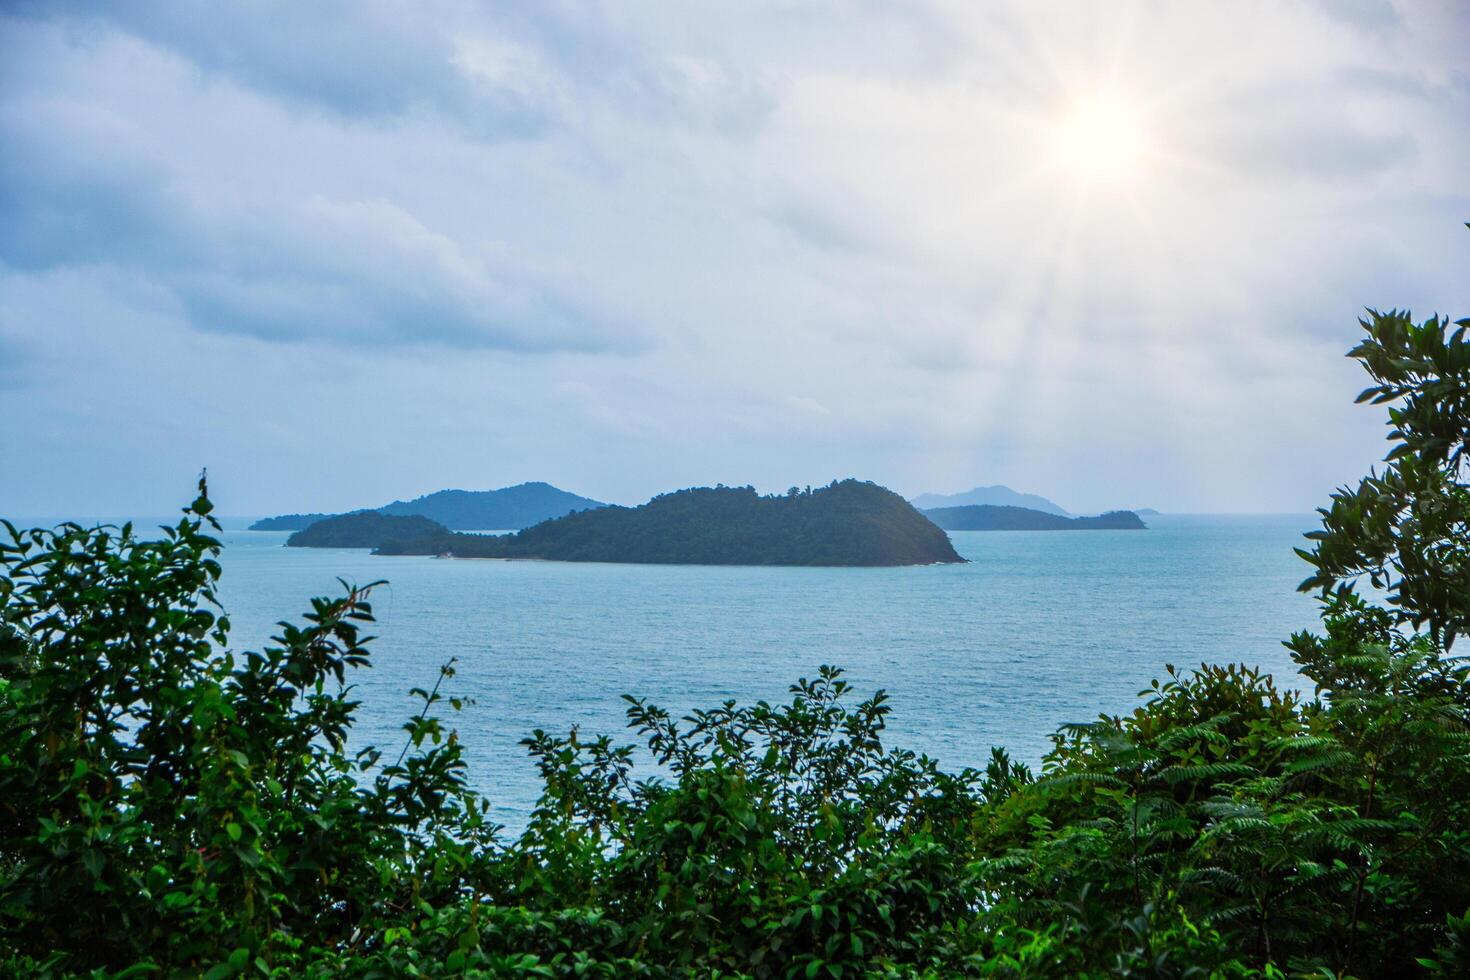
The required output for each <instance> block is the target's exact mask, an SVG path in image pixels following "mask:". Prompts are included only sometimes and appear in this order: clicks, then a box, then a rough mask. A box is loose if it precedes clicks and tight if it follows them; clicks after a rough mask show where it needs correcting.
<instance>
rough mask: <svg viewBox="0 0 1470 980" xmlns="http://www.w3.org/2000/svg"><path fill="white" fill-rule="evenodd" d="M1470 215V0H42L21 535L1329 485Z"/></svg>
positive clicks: (3, 182) (5, 347)
mask: <svg viewBox="0 0 1470 980" xmlns="http://www.w3.org/2000/svg"><path fill="white" fill-rule="evenodd" d="M1466 220H1470V5H1467V4H1463V3H1457V2H1452V0H1444V2H1435V0H1425V2H1420V3H1413V4H1409V3H1390V2H1386V0H1345V2H1301V3H1284V2H1259V3H1252V2H1230V3H1224V2H1222V3H1217V4H1208V3H1199V2H1188V3H1184V2H1180V3H1169V2H1136V3H1129V2H1106V3H1082V2H1070V3H1048V2H1038V0H1018V2H1014V3H986V4H976V3H973V2H969V0H955V2H924V0H919V2H910V3H904V4H892V3H887V2H876V0H874V2H863V0H855V2H850V3H837V2H822V0H801V2H797V0H780V2H749V3H738V4H688V3H680V2H669V3H655V2H647V3H569V2H556V0H552V2H547V3H535V4H527V3H522V2H508V3H503V4H496V3H468V2H452V0H449V2H439V0H434V2H425V3H414V4H403V3H396V2H379V3H374V2H345V0H342V2H333V0H323V2H316V3H309V4H301V3H294V2H285V0H282V2H270V0H257V2H249V3H245V2H240V3H224V4H198V3H193V2H188V0H176V2H167V0H159V2H137V3H124V4H100V3H80V2H79V3H34V2H28V0H10V2H7V3H5V4H4V5H3V6H0V413H3V420H4V421H3V424H0V515H3V516H19V515H58V516H67V517H77V518H85V517H89V516H96V515H115V514H160V513H168V512H170V511H171V510H172V509H173V508H175V507H176V506H178V505H181V504H183V503H184V502H186V501H187V500H188V499H189V498H190V496H191V494H192V490H193V484H194V481H195V479H196V477H197V474H198V473H199V471H200V470H201V468H204V467H207V468H208V471H209V474H210V483H211V489H212V495H213V496H214V498H215V500H216V502H217V505H218V507H219V510H220V512H222V513H225V514H232V515H257V514H270V513H279V512H287V511H302V510H312V511H317V510H323V511H334V510H343V509H349V508H353V507H361V506H373V505H377V504H381V503H383V502H386V501H388V500H391V499H394V498H405V497H412V496H416V495H418V494H421V493H425V492H429V491H433V490H437V489H441V488H446V487H461V488H468V489H482V488H494V487H500V486H505V485H509V484H513V483H519V482H523V481H528V480H545V481H548V482H551V483H554V484H556V485H558V486H561V487H564V488H566V489H569V490H572V491H574V492H577V493H582V494H585V495H588V496H592V497H596V498H598V499H602V500H608V501H613V502H618V503H637V502H640V501H642V500H645V499H647V498H648V497H649V496H651V495H652V494H655V493H659V492H662V491H666V490H671V489H675V488H678V487H684V486H694V485H707V484H715V483H725V484H731V485H744V484H754V485H755V486H756V487H758V488H760V489H761V490H763V491H780V490H784V489H785V488H786V487H788V486H792V485H808V484H810V485H819V484H824V483H827V482H828V481H830V480H832V479H834V478H841V477H848V476H855V477H858V478H861V479H871V480H874V481H876V482H878V483H881V484H884V485H886V486H890V487H892V488H893V489H895V490H897V491H899V492H901V493H904V494H905V495H909V496H912V495H916V494H918V493H922V492H928V491H932V492H953V491H957V490H963V489H967V488H969V487H973V486H976V485H982V484H993V483H1004V484H1007V485H1010V486H1012V487H1014V488H1016V489H1018V490H1022V491H1027V492H1034V493H1040V494H1043V495H1045V496H1048V497H1050V498H1052V499H1053V500H1055V501H1057V502H1058V503H1060V504H1061V505H1062V506H1064V507H1066V508H1068V509H1070V510H1072V511H1075V512H1089V511H1099V510H1103V509H1106V508H1111V507H1144V506H1148V507H1155V508H1158V509H1161V510H1166V511H1197V512H1198V511H1212V512H1249V511H1274V512H1285V511H1291V512H1305V511H1308V510H1310V509H1312V508H1313V507H1315V506H1318V505H1319V504H1321V503H1323V502H1324V501H1325V499H1326V497H1327V495H1328V494H1329V493H1330V492H1331V490H1332V489H1333V488H1334V487H1335V486H1338V485H1341V484H1343V483H1347V482H1351V481H1355V480H1356V479H1357V478H1358V477H1359V476H1361V475H1362V474H1363V473H1365V472H1366V471H1367V469H1368V467H1369V466H1370V465H1372V464H1373V463H1374V462H1375V461H1376V460H1378V459H1379V458H1381V456H1382V454H1383V452H1384V448H1385V447H1384V443H1383V437H1384V432H1385V430H1384V427H1383V425H1382V417H1381V414H1380V413H1381V411H1382V410H1381V409H1379V410H1373V409H1368V408H1364V407H1354V406H1353V405H1352V404H1351V403H1352V399H1353V397H1354V395H1355V394H1356V393H1357V392H1358V391H1359V390H1360V389H1361V388H1362V387H1364V385H1365V381H1364V379H1363V377H1362V376H1361V375H1360V370H1359V369H1358V368H1357V367H1356V366H1355V365H1354V364H1353V363H1352V362H1350V361H1348V360H1347V359H1345V358H1344V357H1343V356H1342V355H1343V354H1344V353H1345V352H1346V351H1347V349H1348V348H1350V347H1351V346H1352V345H1353V344H1354V343H1355V342H1356V340H1357V338H1358V336H1359V333H1360V328H1359V327H1358V325H1357V318H1358V317H1359V316H1360V315H1361V313H1362V311H1363V308H1364V307H1378V308H1384V309H1387V308H1394V307H1398V308H1404V307H1407V308H1410V309H1412V310H1413V311H1414V312H1415V313H1416V314H1417V315H1421V316H1428V315H1429V314H1431V313H1434V312H1441V313H1448V314H1452V315H1454V316H1457V317H1460V316H1467V315H1470V275H1467V272H1470V231H1467V230H1466V228H1465V227H1464V224H1463V223H1464V222H1465V221H1466Z"/></svg>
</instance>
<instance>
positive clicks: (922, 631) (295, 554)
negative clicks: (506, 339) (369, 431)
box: [221, 515, 1317, 832]
mask: <svg viewBox="0 0 1470 980" xmlns="http://www.w3.org/2000/svg"><path fill="white" fill-rule="evenodd" d="M1148 522H1149V530H1147V531H1005V532H983V531H970V532H953V533H952V534H951V537H952V538H953V539H954V543H955V547H956V549H957V550H958V551H959V553H960V554H961V555H962V556H964V557H965V558H966V559H968V562H967V563H965V564H960V565H934V566H925V567H911V568H761V567H727V566H669V565H614V564H582V563H563V562H547V561H493V560H456V559H440V558H423V557H375V556H373V555H371V554H369V553H368V552H366V551H353V550H335V549H333V550H316V549H300V548H287V547H285V541H286V537H287V535H286V534H285V533H283V532H267V531H249V530H244V529H243V522H239V523H235V524H233V525H232V524H230V523H227V524H226V527H227V530H226V531H225V533H224V535H223V540H224V543H225V548H224V554H223V559H222V562H223V567H224V574H223V578H222V580H221V592H222V597H223V602H224V605H225V607H226V611H227V612H228V614H229V616H230V619H231V621H232V624H233V631H232V634H231V635H232V643H231V645H232V647H234V648H235V649H237V650H246V649H254V648H259V647H260V646H261V645H264V644H268V643H270V642H271V637H272V636H273V635H275V634H276V633H277V632H278V631H279V627H278V626H277V625H276V624H278V623H279V622H280V621H282V620H287V621H298V622H299V621H300V620H301V616H302V614H303V613H304V612H305V611H307V610H308V609H309V608H310V606H309V599H310V598H311V597H312V596H319V595H334V594H339V593H340V592H341V591H342V585H341V584H340V582H339V580H343V581H346V582H350V583H358V584H365V583H368V582H374V581H378V580H385V581H386V584H384V585H382V586H379V587H378V588H377V589H376V590H375V592H374V594H373V596H372V601H373V605H374V612H375V614H376V617H377V622H376V624H375V625H374V628H373V629H372V630H371V632H372V633H373V634H374V635H375V636H376V639H374V640H373V641H372V643H371V646H370V648H371V651H372V666H371V668H370V669H366V670H362V671H358V672H357V674H356V676H352V677H350V678H349V680H350V682H351V683H353V684H354V685H356V690H355V693H354V696H355V697H356V698H358V699H360V701H361V707H360V709H359V713H358V723H357V726H356V728H355V733H356V734H355V736H354V738H355V740H356V744H357V746H358V747H361V746H364V745H367V744H375V745H377V746H378V747H380V748H382V749H384V754H385V755H387V756H388V757H389V758H392V757H394V756H396V755H397V753H398V749H399V748H400V747H401V746H402V744H403V740H404V738H405V734H404V732H403V730H402V727H401V726H402V725H403V723H404V722H405V721H406V720H407V719H408V718H409V717H410V716H411V715H412V714H413V713H415V712H416V710H417V707H418V702H416V701H415V700H413V699H412V698H411V697H410V696H409V693H408V692H409V690H410V688H414V687H422V688H428V687H431V686H432V685H433V684H434V681H435V679H436V677H437V674H438V668H439V665H440V664H442V663H445V662H447V661H449V660H450V659H451V658H453V659H454V660H455V661H456V663H455V669H456V671H457V674H456V676H455V677H454V678H453V679H452V680H451V681H450V682H448V684H447V685H446V686H445V688H444V693H446V694H448V695H451V696H454V697H459V698H463V699H466V703H465V704H464V707H463V708H462V710H460V711H459V712H458V713H454V712H450V711H449V710H448V706H447V704H446V705H445V706H444V707H445V709H446V710H445V714H446V723H447V725H448V726H449V727H452V728H453V729H454V730H456V731H457V732H458V735H459V738H460V741H461V743H462V744H463V746H464V749H465V755H466V758H467V761H468V764H469V773H470V779H471V782H472V784H473V785H474V786H475V788H476V789H477V790H479V791H480V792H481V793H482V794H484V796H485V797H486V798H487V799H488V800H489V801H490V803H491V807H492V811H491V812H492V815H493V816H494V818H495V819H496V820H497V821H498V822H500V823H502V824H504V825H505V826H506V827H507V828H508V830H509V831H511V832H513V831H514V830H516V829H518V828H519V827H521V826H523V825H524V823H525V821H526V819H527V817H528V815H529V813H530V811H531V809H532V808H533V807H534V805H535V803H536V800H537V798H538V796H539V792H540V783H539V779H538V775H537V772H536V769H535V767H534V765H533V764H532V762H531V760H530V759H529V758H528V756H527V754H526V751H525V748H524V746H522V745H521V740H522V739H523V738H525V737H526V736H527V735H528V734H530V733H531V732H532V731H533V730H535V729H542V730H545V731H548V732H553V733H563V734H564V733H566V732H568V731H569V730H570V729H572V728H573V727H575V728H578V729H579V730H580V732H581V733H582V734H583V735H595V734H602V733H606V734H610V735H613V736H615V737H616V738H618V739H619V740H621V741H628V742H632V741H633V740H634V738H633V733H632V732H631V731H628V730H627V727H626V726H627V718H626V715H625V710H626V708H627V704H626V702H624V701H623V700H622V697H621V696H622V695H624V694H633V695H637V696H639V697H642V698H646V699H647V700H649V701H651V702H653V703H654V704H657V705H660V706H662V707H664V708H667V709H668V710H669V711H671V712H673V713H674V714H675V715H676V716H679V715H681V714H683V713H685V712H688V711H690V710H691V709H695V708H704V707H714V706H716V705H719V704H720V703H722V702H724V701H726V700H729V699H734V700H736V701H740V702H746V703H748V702H754V701H759V700H766V701H770V702H779V701H781V700H784V699H788V698H789V697H790V694H789V688H790V685H791V684H792V683H793V682H795V681H796V680H797V679H798V678H801V677H811V676H813V675H814V674H815V673H816V672H817V670H818V668H819V667H821V666H822V665H824V664H830V665H834V666H837V667H841V668H842V669H843V670H844V671H845V673H846V678H847V680H849V681H850V682H851V683H852V685H853V687H854V702H856V700H857V699H858V698H861V697H865V696H867V695H868V694H871V693H872V692H874V691H876V690H879V689H882V690H884V691H886V692H887V693H888V695H889V697H890V699H891V700H890V704H891V705H892V708H893V712H892V714H891V715H890V717H889V724H888V729H887V733H886V741H887V743H888V744H890V745H892V746H896V747H902V748H908V749H912V750H914V751H915V752H920V753H926V754H928V755H930V756H932V757H934V758H936V759H937V760H938V761H939V762H940V764H941V765H943V766H944V767H946V768H949V769H959V768H962V767H965V766H983V765H984V763H985V762H986V760H987V759H988V758H989V756H990V750H991V747H992V746H997V745H999V746H1004V747H1005V748H1006V749H1008V750H1009V751H1010V753H1011V754H1012V756H1013V757H1014V758H1017V759H1019V760H1021V761H1024V762H1027V763H1029V764H1031V765H1033V766H1035V765H1038V764H1039V763H1040V761H1041V759H1042V757H1043V755H1044V754H1045V753H1046V752H1047V750H1048V749H1049V748H1050V746H1051V741H1050V736H1051V734H1052V733H1053V732H1055V731H1056V729H1057V727H1058V726H1059V725H1062V724H1064V723H1067V722H1078V721H1090V720H1093V719H1095V718H1096V717H1097V716H1098V715H1099V714H1102V713H1108V714H1115V713H1122V712H1127V711H1130V710H1132V709H1133V708H1134V707H1135V706H1136V705H1137V704H1138V703H1139V694H1140V691H1142V690H1143V689H1144V688H1146V687H1147V686H1148V684H1149V682H1150V680H1151V679H1153V678H1157V677H1161V676H1163V674H1164V669H1165V664H1175V665H1178V666H1180V667H1190V666H1193V665H1198V664H1200V663H1202V662H1211V663H1225V662H1239V663H1246V664H1250V665H1253V666H1259V667H1261V668H1264V669H1265V670H1267V671H1269V672H1271V673H1272V674H1274V675H1275V677H1276V678H1277V682H1278V684H1279V685H1280V686H1282V687H1288V688H1292V687H1296V688H1301V687H1304V686H1307V684H1306V682H1305V681H1303V679H1302V678H1301V677H1300V676H1299V675H1298V674H1297V673H1296V671H1295V669H1294V667H1293V664H1292V661H1291V659H1290V657H1289V655H1288V653H1287V651H1286V650H1285V649H1284V648H1283V646H1282V641H1283V640H1285V639H1286V638H1287V637H1288V636H1290V634H1291V633H1293V632H1294V631H1297V630H1302V629H1310V628H1314V627H1315V625H1316V622H1317V604H1316V601H1315V599H1313V598H1312V597H1310V596H1306V595H1302V594H1300V593H1298V592H1296V586H1297V584H1298V583H1299V582H1300V581H1301V580H1302V579H1303V578H1305V577H1306V575H1307V573H1308V571H1309V567H1308V566H1307V565H1306V563H1305V562H1303V561H1302V560H1301V559H1300V558H1299V557H1298V556H1297V555H1295V554H1294V552H1293V550H1292V549H1293V548H1294V547H1296V546H1298V545H1300V544H1301V543H1302V539H1301V535H1302V533H1303V532H1305V531H1308V530H1311V529H1312V528H1313V527H1314V526H1315V519H1314V518H1313V517H1312V516H1311V515H1250V516H1220V515H1165V516H1156V517H1150V518H1148ZM650 774H652V773H650Z"/></svg>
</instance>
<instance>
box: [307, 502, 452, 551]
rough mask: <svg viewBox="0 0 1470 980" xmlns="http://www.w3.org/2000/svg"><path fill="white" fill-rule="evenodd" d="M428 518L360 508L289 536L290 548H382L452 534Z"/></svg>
mask: <svg viewBox="0 0 1470 980" xmlns="http://www.w3.org/2000/svg"><path fill="white" fill-rule="evenodd" d="M450 533H452V532H450V530H449V529H448V528H446V527H445V526H444V525H443V524H440V523H438V522H436V521H431V520H429V519H428V518H427V517H419V516H417V515H413V516H395V515H391V514H380V513H378V512H377V511H375V510H359V511H356V512H355V513H352V514H339V515H338V516H336V517H326V518H323V519H321V520H319V521H317V522H315V523H314V524H312V525H311V526H310V527H307V528H304V529H302V530H300V531H297V532H296V533H295V534H293V535H291V536H290V537H289V538H287V539H286V547H288V548H382V547H384V546H385V545H390V544H393V543H396V542H404V541H426V540H430V539H434V538H438V537H441V536H443V535H447V534H450Z"/></svg>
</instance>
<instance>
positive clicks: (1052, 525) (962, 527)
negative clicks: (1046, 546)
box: [924, 504, 1148, 531]
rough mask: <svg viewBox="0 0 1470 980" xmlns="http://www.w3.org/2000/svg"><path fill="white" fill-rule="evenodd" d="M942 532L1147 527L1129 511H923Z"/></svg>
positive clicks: (989, 508)
mask: <svg viewBox="0 0 1470 980" xmlns="http://www.w3.org/2000/svg"><path fill="white" fill-rule="evenodd" d="M924 516H925V517H927V518H929V520H931V521H933V522H934V523H935V524H936V525H938V526H939V527H942V528H944V529H945V530H946V531H1144V530H1147V529H1148V525H1147V524H1145V523H1143V521H1142V520H1141V519H1139V516H1138V515H1137V514H1135V513H1133V511H1131V510H1114V511H1109V512H1108V513H1106V514H1101V515H1099V516H1097V517H1059V516H1057V515H1056V514H1048V513H1046V512H1045V511H1040V510H1031V509H1029V508H1026V507H993V506H988V505H983V504H981V505H972V506H969V507H936V508H934V509H932V510H926V511H924Z"/></svg>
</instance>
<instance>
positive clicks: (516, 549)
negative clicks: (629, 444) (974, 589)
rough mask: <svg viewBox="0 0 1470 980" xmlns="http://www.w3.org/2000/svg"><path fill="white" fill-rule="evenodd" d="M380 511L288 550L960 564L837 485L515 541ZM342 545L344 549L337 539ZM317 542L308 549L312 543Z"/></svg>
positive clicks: (559, 522)
mask: <svg viewBox="0 0 1470 980" xmlns="http://www.w3.org/2000/svg"><path fill="white" fill-rule="evenodd" d="M385 520H386V521H392V520H394V518H393V517H391V516H390V515H382V514H374V515H372V517H369V516H368V515H366V514H359V515H348V517H347V518H333V519H331V520H329V521H324V522H321V524H326V525H328V527H327V528H325V529H323V530H321V531H318V528H319V527H321V525H320V524H319V525H313V527H312V528H310V529H308V530H307V531H306V532H302V533H301V534H299V535H294V536H293V537H292V539H291V541H290V542H288V543H289V544H293V545H295V546H298V547H372V548H373V549H374V551H375V553H377V554H380V555H441V556H446V557H452V558H522V559H543V560H548V561H574V562H622V563H636V564H666V565H847V566H893V565H932V564H941V563H948V562H962V561H964V559H963V558H961V557H960V556H959V554H958V553H956V552H955V550H954V545H953V544H952V543H951V542H950V540H949V536H948V535H947V534H945V533H944V531H942V530H940V529H939V528H938V527H936V526H935V525H934V523H933V522H932V521H930V520H929V519H928V518H926V517H925V516H924V515H923V514H921V513H919V512H918V511H917V510H916V509H914V507H913V505H911V504H910V503H909V502H908V501H906V500H904V499H903V498H902V497H900V496H899V495H898V494H896V493H894V492H893V491H891V490H888V489H886V488H884V487H880V486H878V485H877V484H875V483H868V482H862V481H859V480H842V481H840V482H836V481H834V482H833V483H831V484H829V485H827V486H825V487H821V488H819V489H816V490H812V489H810V488H808V489H806V490H799V489H797V488H795V487H793V488H792V489H791V490H790V491H788V492H787V493H785V494H777V495H768V496H763V495H761V494H759V493H757V492H756V491H755V489H754V488H753V487H725V486H718V487H697V488H693V489H689V490H679V491H676V492H674V493H666V494H662V495H660V496H657V497H654V498H653V499H652V500H650V501H649V502H648V503H646V504H642V505H640V506H638V507H602V508H598V509H596V510H586V511H578V512H577V513H574V514H568V515H567V516H565V517H559V518H556V519H554V520H549V521H544V522H542V523H540V524H537V525H535V526H534V527H530V528H526V529H524V530H522V531H520V532H518V533H516V534H507V535H489V534H462V533H456V532H454V531H451V530H450V529H448V528H445V527H443V526H442V525H436V526H434V527H424V526H422V525H420V526H419V528H418V529H419V530H420V531H422V534H420V535H418V536H414V535H412V534H409V533H406V532H408V531H409V530H410V528H409V527H408V525H405V524H395V523H384V521H385ZM344 540H352V541H353V542H354V544H351V545H346V544H341V543H339V542H342V541H344ZM318 541H320V542H323V543H320V544H318V543H317V542H318Z"/></svg>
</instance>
